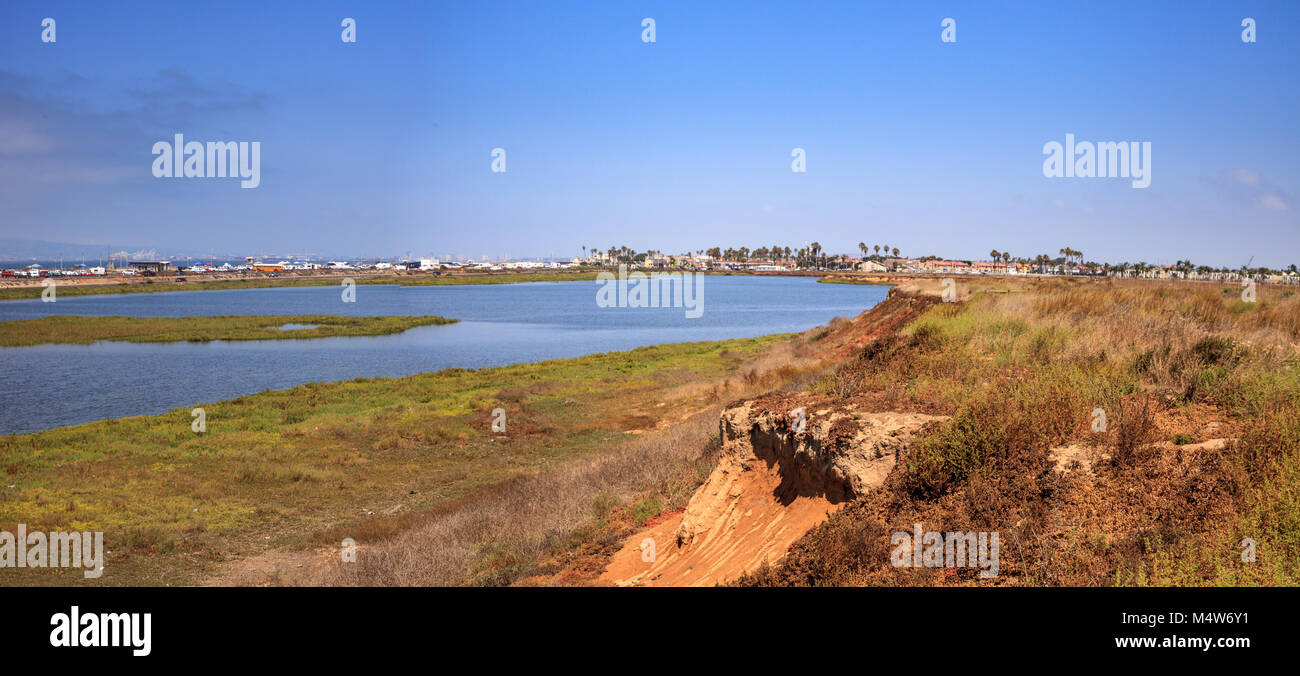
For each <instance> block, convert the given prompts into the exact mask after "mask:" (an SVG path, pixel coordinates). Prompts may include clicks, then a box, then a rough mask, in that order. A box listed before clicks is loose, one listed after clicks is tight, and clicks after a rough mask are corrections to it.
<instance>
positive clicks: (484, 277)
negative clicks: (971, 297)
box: [0, 270, 892, 301]
mask: <svg viewBox="0 0 1300 676" xmlns="http://www.w3.org/2000/svg"><path fill="white" fill-rule="evenodd" d="M598 272H599V271H597V270H587V271H580V272H573V271H554V272H468V273H467V272H443V273H442V274H438V275H435V274H432V273H428V272H414V271H383V272H375V271H361V270H357V271H350V270H349V271H345V272H340V271H337V270H328V271H319V272H295V273H280V276H279V277H271V276H270V275H269V274H266V273H248V274H242V275H241V274H228V273H218V274H210V275H203V276H196V275H177V276H162V277H145V278H143V279H129V280H128V279H121V278H103V277H100V278H77V277H71V278H67V279H64V278H51V277H45V278H40V279H23V280H10V281H7V282H5V283H4V284H3V286H0V301H9V300H35V299H38V298H40V297H41V293H42V292H43V291H44V290H45V288H46V287H45V286H44V282H45V281H46V280H49V279H54V280H55V293H56V300H57V298H58V297H59V296H94V295H105V294H107V295H113V294H126V293H167V292H172V291H222V290H232V289H267V288H276V287H298V286H331V285H336V284H341V283H342V282H343V280H345V279H352V280H353V281H355V282H356V283H357V284H393V285H397V286H463V285H478V284H524V283H531V282H586V281H595V279H596V275H597V274H598ZM667 272H682V271H680V270H668V271H667ZM686 272H689V271H686ZM702 272H703V274H707V275H711V276H712V275H724V276H738V277H825V276H826V275H827V273H826V272H825V271H818V272H813V271H783V272H738V271H702ZM837 274H844V273H837ZM178 279H184V280H186V281H177V280H178ZM879 283H882V284H890V283H892V282H889V281H883V282H879Z"/></svg>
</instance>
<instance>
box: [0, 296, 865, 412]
mask: <svg viewBox="0 0 1300 676" xmlns="http://www.w3.org/2000/svg"><path fill="white" fill-rule="evenodd" d="M596 288H597V285H596V284H595V283H593V282H540V283H533V284H500V285H482V286H430V287H399V286H358V287H357V288H356V302H355V303H344V302H342V300H341V296H340V289H339V288H338V287H299V288H278V289H248V290H237V291H182V292H175V293H142V294H123V295H117V296H81V297H69V298H60V299H58V301H57V302H55V303H42V302H40V301H39V300H31V301H9V302H0V321H8V320H15V319H34V318H38V317H45V316H49V315H58V314H62V315H86V316H106V315H124V316H132V317H182V316H204V315H305V314H335V315H442V316H445V317H454V318H457V319H460V320H461V321H460V323H458V324H452V325H448V326H426V327H420V328H416V329H412V330H410V331H407V332H405V333H402V334H398V335H393V336H376V337H363V338H322V339H317V340H276V341H245V342H223V341H216V342H211V343H165V344H151V343H121V342H100V343H95V344H93V345H41V346H35V347H14V348H0V434H3V433H8V432H11V431H16V432H28V431H34V430H40V429H47V428H50V427H57V426H60V425H71V424H77V423H83V422H88V421H91V420H99V419H103V418H119V417H124V416H131V415H144V414H155V413H162V412H164V411H168V410H170V409H174V408H179V407H192V406H196V405H198V404H201V403H204V402H213V401H220V400H223V399H230V398H233V397H238V396H242V395H245V394H252V393H255V392H260V391H263V390H268V389H283V388H288V387H293V386H296V385H301V384H303V383H308V382H313V381H331V380H348V379H351V378H358V377H378V376H403V375H410V374H413V373H421V372H425V371H435V370H438V369H442V368H447V367H452V366H460V367H465V368H478V367H484V366H502V365H506V364H516V363H521V362H532V361H539V360H543V359H556V358H562V357H577V356H581V355H586V354H593V353H598V352H610V351H616V350H628V349H632V348H634V347H640V346H642V345H655V344H659V343H676V342H685V341H699V340H720V339H725V338H742V337H751V336H762V335H767V334H771V333H786V332H795V331H803V330H806V329H809V328H812V327H814V326H817V325H820V324H825V323H826V322H827V321H829V320H830V319H831V318H832V317H837V316H853V315H856V314H858V313H859V312H862V311H863V310H866V309H867V308H870V307H872V306H874V305H875V304H876V303H879V302H880V301H881V300H883V299H884V297H885V293H886V291H887V289H886V288H885V287H881V286H859V285H850V284H818V283H816V281H815V280H814V279H813V278H809V277H723V276H710V277H708V278H707V279H706V280H705V283H704V314H703V316H702V317H699V318H698V319H688V318H686V317H685V313H684V311H683V309H682V308H656V309H646V308H600V307H597V306H596V302H595V291H596Z"/></svg>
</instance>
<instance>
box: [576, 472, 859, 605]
mask: <svg viewBox="0 0 1300 676" xmlns="http://www.w3.org/2000/svg"><path fill="white" fill-rule="evenodd" d="M781 487H782V480H781V475H780V473H779V472H778V471H777V468H776V466H775V465H768V464H767V463H765V462H762V461H758V462H753V463H750V464H749V465H748V467H747V470H746V472H745V474H744V475H743V476H742V477H741V479H740V480H739V481H737V482H736V484H734V485H733V486H732V493H731V495H732V498H733V499H732V502H731V504H730V505H729V506H728V508H727V509H726V510H724V511H723V512H722V513H721V514H720V515H719V516H718V519H717V521H716V522H715V523H714V524H713V525H712V526H710V527H709V528H708V530H707V531H706V532H705V533H704V534H703V535H701V536H700V537H699V538H697V539H696V541H695V542H692V543H691V544H689V545H686V546H685V547H679V546H678V544H677V529H678V528H679V527H680V526H681V523H682V514H683V512H677V513H674V514H672V515H670V516H668V517H667V518H665V519H664V520H663V521H660V522H658V523H655V524H654V525H652V526H651V527H650V528H649V529H647V530H644V531H642V532H639V533H637V534H636V535H633V536H632V537H631V538H629V539H628V540H627V542H626V544H624V546H623V548H622V549H621V550H619V552H618V553H617V554H615V555H614V557H613V558H612V559H610V562H609V566H608V567H607V568H606V569H605V572H604V573H603V574H601V576H600V577H599V578H597V580H596V583H597V584H613V585H619V586H644V587H656V586H664V587H688V586H712V585H715V584H718V583H721V582H726V581H728V580H731V579H734V578H737V577H740V576H741V575H743V574H745V573H748V572H752V571H754V570H757V569H758V568H759V567H761V566H762V565H763V564H764V563H774V562H775V561H776V560H777V559H779V558H781V557H782V556H784V555H785V553H786V551H787V550H788V549H789V548H790V545H792V544H794V542H795V541H796V540H798V539H799V538H801V537H803V535H804V533H807V532H808V530H809V529H811V528H812V527H813V526H816V525H817V524H819V523H821V522H822V521H825V520H826V517H828V516H830V515H831V514H832V513H834V512H835V510H837V509H839V507H840V505H838V504H833V503H831V502H830V501H829V500H827V499H826V498H825V497H824V496H805V495H783V493H784V492H785V491H782V490H780V489H781ZM647 539H650V540H652V541H653V542H654V556H653V559H654V560H653V561H652V562H647V561H645V560H644V559H647V558H651V557H650V556H649V554H650V552H649V551H647V550H643V543H644V542H645V541H646V540H647Z"/></svg>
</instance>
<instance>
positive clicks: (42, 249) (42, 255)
mask: <svg viewBox="0 0 1300 676" xmlns="http://www.w3.org/2000/svg"><path fill="white" fill-rule="evenodd" d="M186 253H187V252H185V251H182V250H180V249H168V248H163V247H151V246H141V245H139V244H131V243H123V242H108V243H99V244H94V243H91V244H76V243H73V242H50V241H47V240H41V239H20V238H17V237H0V261H31V260H41V261H49V260H58V259H59V258H63V259H64V260H65V261H76V260H80V259H81V258H85V259H86V260H88V261H89V260H96V261H98V260H101V259H104V258H106V257H107V256H108V255H110V254H112V255H114V256H122V255H123V254H125V255H126V257H128V258H133V259H148V258H160V257H161V258H173V257H183V256H185V255H186ZM197 255H199V256H211V254H207V253H199V254H197Z"/></svg>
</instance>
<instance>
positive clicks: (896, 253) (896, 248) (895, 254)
mask: <svg viewBox="0 0 1300 676" xmlns="http://www.w3.org/2000/svg"><path fill="white" fill-rule="evenodd" d="M894 258H898V247H894Z"/></svg>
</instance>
